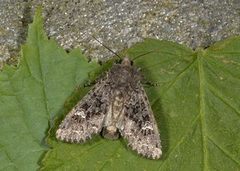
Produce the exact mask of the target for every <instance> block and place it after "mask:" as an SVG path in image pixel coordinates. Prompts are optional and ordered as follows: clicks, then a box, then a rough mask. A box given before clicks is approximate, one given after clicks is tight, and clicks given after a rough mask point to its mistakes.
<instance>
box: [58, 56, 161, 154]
mask: <svg viewBox="0 0 240 171" xmlns="http://www.w3.org/2000/svg"><path fill="white" fill-rule="evenodd" d="M141 78H142V77H141V74H140V71H139V69H138V68H136V67H135V66H132V62H131V61H130V60H129V59H128V58H124V59H123V61H122V62H121V64H114V65H113V67H112V68H111V69H110V71H109V72H107V74H106V75H105V76H104V77H103V78H102V79H100V81H98V82H97V84H96V85H95V86H94V87H93V89H91V90H90V92H89V93H88V94H87V95H86V96H85V97H84V98H83V99H82V100H80V102H79V103H78V104H77V105H76V106H75V107H74V108H73V109H72V110H71V111H70V112H69V113H68V114H67V116H66V117H65V119H64V120H63V121H62V123H61V124H60V126H59V129H58V130H57V132H56V137H57V139H60V140H63V141H67V142H72V143H80V142H85V141H86V139H90V138H91V136H92V134H98V133H100V132H101V134H102V136H103V137H105V138H108V139H112V140H113V139H117V138H119V136H120V135H121V136H122V137H123V138H125V139H126V140H127V141H128V144H129V146H130V147H131V148H132V149H133V150H136V151H137V152H138V153H139V154H141V155H143V156H145V157H148V158H152V159H158V158H160V156H161V154H162V151H161V142H160V134H159V132H158V128H157V124H156V121H155V119H154V115H153V112H152V109H151V106H150V104H149V101H148V98H147V95H146V93H145V91H144V89H143V86H142V84H141Z"/></svg>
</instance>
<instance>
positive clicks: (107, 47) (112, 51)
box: [92, 36, 122, 59]
mask: <svg viewBox="0 0 240 171" xmlns="http://www.w3.org/2000/svg"><path fill="white" fill-rule="evenodd" d="M92 38H94V39H95V40H96V41H97V42H98V43H100V44H101V45H102V46H103V47H105V48H106V49H107V50H109V51H110V52H112V53H113V54H114V55H116V56H117V57H119V59H122V58H121V56H119V55H118V54H117V53H116V52H114V51H113V50H112V49H110V48H109V47H107V46H106V45H104V44H103V43H102V42H100V41H99V40H98V39H97V38H96V37H94V36H92Z"/></svg>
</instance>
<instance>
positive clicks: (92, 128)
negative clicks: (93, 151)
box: [56, 77, 110, 143]
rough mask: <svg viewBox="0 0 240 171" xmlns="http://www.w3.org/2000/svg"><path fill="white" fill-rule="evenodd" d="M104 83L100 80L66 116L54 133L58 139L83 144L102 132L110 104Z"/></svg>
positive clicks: (107, 88)
mask: <svg viewBox="0 0 240 171" xmlns="http://www.w3.org/2000/svg"><path fill="white" fill-rule="evenodd" d="M106 82H107V78H106V77H104V78H102V79H101V80H100V81H99V82H98V83H97V84H96V85H95V86H94V87H93V88H92V89H91V90H90V91H89V93H88V94H87V95H85V97H84V98H83V99H82V100H80V102H78V103H77V105H76V106H75V107H74V108H73V109H72V110H71V111H70V112H69V113H68V114H67V116H66V117H65V119H64V120H63V121H62V123H61V124H60V126H59V128H58V130H57V132H56V137H57V138H58V139H60V140H64V141H66V142H72V143H74V142H75V143H79V142H84V141H85V140H86V139H90V138H91V136H92V134H97V133H99V132H100V131H101V130H102V124H103V120H104V117H105V113H106V109H107V106H109V102H110V101H109V99H108V97H109V95H108V94H109V92H110V91H109V87H108V85H107V84H106Z"/></svg>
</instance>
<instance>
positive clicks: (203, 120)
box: [197, 53, 209, 170]
mask: <svg viewBox="0 0 240 171" xmlns="http://www.w3.org/2000/svg"><path fill="white" fill-rule="evenodd" d="M197 60H198V71H199V105H200V106H199V115H200V124H201V134H202V145H203V170H209V169H208V165H207V164H208V151H207V127H206V111H205V79H204V69H203V65H202V60H203V56H202V55H201V53H200V54H199V55H198V56H197Z"/></svg>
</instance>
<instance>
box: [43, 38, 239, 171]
mask: <svg viewBox="0 0 240 171" xmlns="http://www.w3.org/2000/svg"><path fill="white" fill-rule="evenodd" d="M239 45H240V38H239V37H237V38H233V39H229V40H225V41H223V42H219V43H217V44H216V45H214V46H212V47H210V48H209V49H206V50H203V49H199V50H197V51H196V52H194V51H192V50H190V49H188V48H186V47H184V46H182V45H179V44H176V43H171V42H167V41H158V40H153V39H147V40H145V41H144V42H143V43H139V44H137V45H135V46H134V47H132V48H131V49H129V50H128V54H129V55H130V56H131V57H132V58H133V59H134V58H135V57H136V60H134V62H135V65H137V66H139V67H140V68H141V69H142V73H143V75H144V77H145V79H146V81H147V82H152V83H153V84H156V85H157V86H149V85H148V86H146V87H145V89H146V91H147V94H148V96H149V99H150V102H151V105H152V108H153V111H154V114H155V117H156V119H157V123H158V126H159V129H160V132H161V140H162V146H163V156H162V158H161V159H160V160H157V161H153V160H149V159H145V158H143V157H140V156H138V155H137V154H136V153H135V152H132V151H131V150H130V149H129V148H127V145H126V142H125V141H123V140H122V139H120V140H117V141H108V140H105V139H102V138H101V137H96V138H95V139H93V140H90V141H89V142H87V143H85V144H82V145H76V144H67V143H62V142H58V141H56V139H55V138H54V133H55V130H54V131H52V133H51V136H50V139H49V144H51V146H52V147H53V148H52V149H51V150H49V151H48V152H47V154H46V156H45V157H44V159H43V161H42V165H43V167H42V168H41V169H42V170H54V169H57V170H151V171H154V170H184V171H186V170H238V169H239V168H240V131H239V130H240V119H239V117H240V105H239V101H240V96H239V91H240V88H239V87H240V79H239V78H240V77H239V75H240V67H239V66H240V46H239ZM142 54H146V55H144V56H141V55H142Z"/></svg>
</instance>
